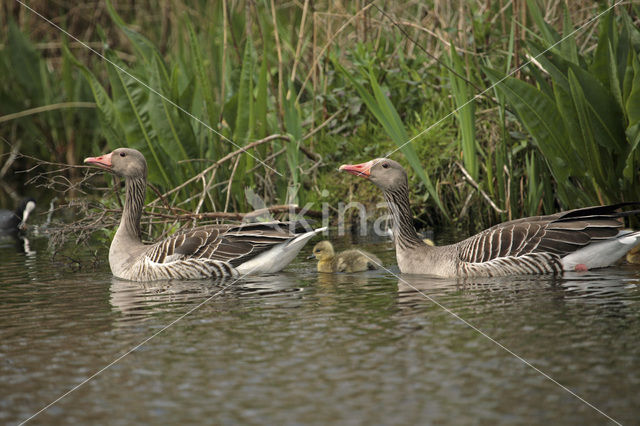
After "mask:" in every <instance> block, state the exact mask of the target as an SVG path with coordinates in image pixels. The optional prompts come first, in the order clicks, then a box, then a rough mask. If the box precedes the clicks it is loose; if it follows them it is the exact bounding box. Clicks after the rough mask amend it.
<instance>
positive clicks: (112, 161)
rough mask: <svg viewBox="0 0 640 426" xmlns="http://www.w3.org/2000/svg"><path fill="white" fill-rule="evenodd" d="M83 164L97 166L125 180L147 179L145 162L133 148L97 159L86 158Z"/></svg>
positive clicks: (142, 156) (117, 150)
mask: <svg viewBox="0 0 640 426" xmlns="http://www.w3.org/2000/svg"><path fill="white" fill-rule="evenodd" d="M84 163H86V164H92V165H94V166H98V167H100V168H102V169H105V170H108V171H110V172H112V173H115V174H116V175H118V176H122V177H124V178H125V179H126V178H146V177H147V161H146V160H145V159H144V155H142V154H141V153H140V151H137V150H135V149H133V148H118V149H116V150H114V151H112V152H110V153H109V154H105V155H101V156H99V157H87V158H85V159H84Z"/></svg>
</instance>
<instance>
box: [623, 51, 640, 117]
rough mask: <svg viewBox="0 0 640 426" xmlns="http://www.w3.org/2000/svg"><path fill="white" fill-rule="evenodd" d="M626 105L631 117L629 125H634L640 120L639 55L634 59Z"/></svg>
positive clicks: (628, 114)
mask: <svg viewBox="0 0 640 426" xmlns="http://www.w3.org/2000/svg"><path fill="white" fill-rule="evenodd" d="M625 107H626V110H627V117H628V118H629V125H628V127H633V126H635V125H636V124H638V123H639V122H640V61H639V60H638V57H637V56H635V57H634V61H633V80H632V82H631V90H630V92H629V96H628V97H627V102H626V105H625Z"/></svg>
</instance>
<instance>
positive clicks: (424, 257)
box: [340, 158, 640, 277]
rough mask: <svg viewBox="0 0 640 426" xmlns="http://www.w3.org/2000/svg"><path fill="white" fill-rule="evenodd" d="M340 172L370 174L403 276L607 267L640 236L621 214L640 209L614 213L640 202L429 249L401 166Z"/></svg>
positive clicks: (520, 223) (379, 162)
mask: <svg viewBox="0 0 640 426" xmlns="http://www.w3.org/2000/svg"><path fill="white" fill-rule="evenodd" d="M340 170H342V171H346V172H348V173H351V174H353V175H356V176H360V177H363V178H365V179H368V180H370V181H371V182H372V183H374V184H375V185H376V186H377V187H378V188H380V189H381V190H382V192H383V194H384V198H385V200H386V201H387V206H388V208H389V210H390V213H391V216H392V218H393V235H394V243H395V247H396V258H397V260H398V266H399V268H400V271H401V272H403V273H409V274H431V275H437V276H442V277H480V276H504V275H519V274H545V273H554V274H559V273H562V271H585V270H588V269H592V268H601V267H606V266H609V265H612V264H613V263H614V262H616V261H617V260H618V259H620V258H621V257H623V256H624V255H625V254H626V253H627V252H628V251H629V250H631V249H632V248H633V246H634V245H636V244H637V243H638V240H639V239H640V232H630V231H623V230H621V228H622V226H623V221H622V220H621V218H622V217H624V216H630V215H636V214H639V213H640V210H631V211H626V212H620V211H619V209H620V208H622V207H625V206H627V207H628V206H632V205H635V206H637V205H639V204H640V203H624V204H616V205H610V206H597V207H587V208H582V209H576V210H570V211H565V212H560V213H556V214H552V215H548V216H535V217H528V218H523V219H517V220H512V221H509V222H504V223H501V224H499V225H496V226H493V227H491V228H489V229H486V230H485V231H482V232H480V233H479V234H477V235H474V236H472V237H470V238H467V239H466V240H463V241H461V242H459V243H456V244H451V245H447V246H439V247H431V246H428V245H427V244H425V243H424V241H422V239H421V238H420V237H419V236H418V234H417V233H416V230H415V228H414V227H413V217H412V214H411V208H410V206H409V187H408V181H407V173H406V172H405V170H404V169H403V168H402V166H401V165H400V164H398V163H397V162H395V161H393V160H389V159H387V158H377V159H375V160H371V161H369V162H366V163H362V164H355V165H350V164H345V165H343V166H340Z"/></svg>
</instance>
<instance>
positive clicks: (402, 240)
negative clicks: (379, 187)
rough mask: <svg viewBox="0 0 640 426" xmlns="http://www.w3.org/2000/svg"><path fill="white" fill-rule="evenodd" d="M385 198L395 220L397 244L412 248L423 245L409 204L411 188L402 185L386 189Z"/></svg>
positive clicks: (394, 234) (394, 227)
mask: <svg viewBox="0 0 640 426" xmlns="http://www.w3.org/2000/svg"><path fill="white" fill-rule="evenodd" d="M384 198H385V200H386V201H387V207H388V208H389V211H390V213H391V217H392V220H393V238H394V240H395V243H396V245H397V246H400V247H402V248H411V247H416V246H419V245H423V244H424V243H423V241H422V239H420V237H419V236H418V233H417V232H416V229H415V227H414V226H413V215H412V214H411V206H410V204H409V188H408V186H407V185H406V184H405V185H401V186H400V187H397V188H394V189H389V190H386V191H384Z"/></svg>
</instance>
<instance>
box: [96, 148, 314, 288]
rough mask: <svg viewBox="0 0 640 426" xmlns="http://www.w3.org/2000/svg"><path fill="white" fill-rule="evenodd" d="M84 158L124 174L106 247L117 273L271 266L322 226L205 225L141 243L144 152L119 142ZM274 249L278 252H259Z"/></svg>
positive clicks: (194, 273)
mask: <svg viewBox="0 0 640 426" xmlns="http://www.w3.org/2000/svg"><path fill="white" fill-rule="evenodd" d="M84 161H85V163H89V164H93V165H97V166H99V167H101V168H104V169H107V170H109V171H111V172H113V173H116V174H118V175H120V176H123V177H124V178H125V187H126V197H125V205H124V210H123V213H122V219H121V221H120V226H119V227H118V230H117V232H116V235H115V236H114V239H113V241H112V243H111V247H110V248H109V266H110V267H111V271H112V273H113V274H114V275H115V276H116V277H118V278H123V279H129V280H134V281H153V280H159V279H197V278H222V277H228V276H237V275H239V270H238V269H237V268H238V267H241V268H242V267H243V268H242V273H260V272H275V271H278V270H280V269H282V268H284V267H285V266H286V265H287V264H288V263H289V262H290V261H291V260H292V259H293V257H295V254H296V253H297V252H298V251H299V250H300V248H301V247H302V245H304V243H305V242H306V239H308V238H310V237H311V236H313V235H314V234H315V233H316V232H318V231H321V230H322V229H321V230H316V231H310V232H306V230H305V231H302V232H300V231H301V230H300V224H297V223H289V222H262V223H248V224H239V225H209V226H202V227H199V228H195V229H191V230H188V231H184V232H179V233H177V234H175V235H173V236H170V237H168V238H166V239H164V240H162V241H159V242H157V243H155V244H151V245H145V244H143V243H142V241H141V238H140V237H141V232H140V218H141V216H142V209H143V206H144V198H145V191H146V185H147V165H146V161H145V159H144V156H143V155H142V154H141V153H140V152H138V151H136V150H134V149H129V148H118V149H116V150H115V151H113V152H112V153H110V154H107V155H104V156H100V157H90V158H87V159H85V160H84ZM272 249H278V250H280V252H278V253H277V254H275V255H271V256H267V257H264V256H263V255H266V254H267V252H269V251H270V250H272ZM261 256H262V257H261Z"/></svg>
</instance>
